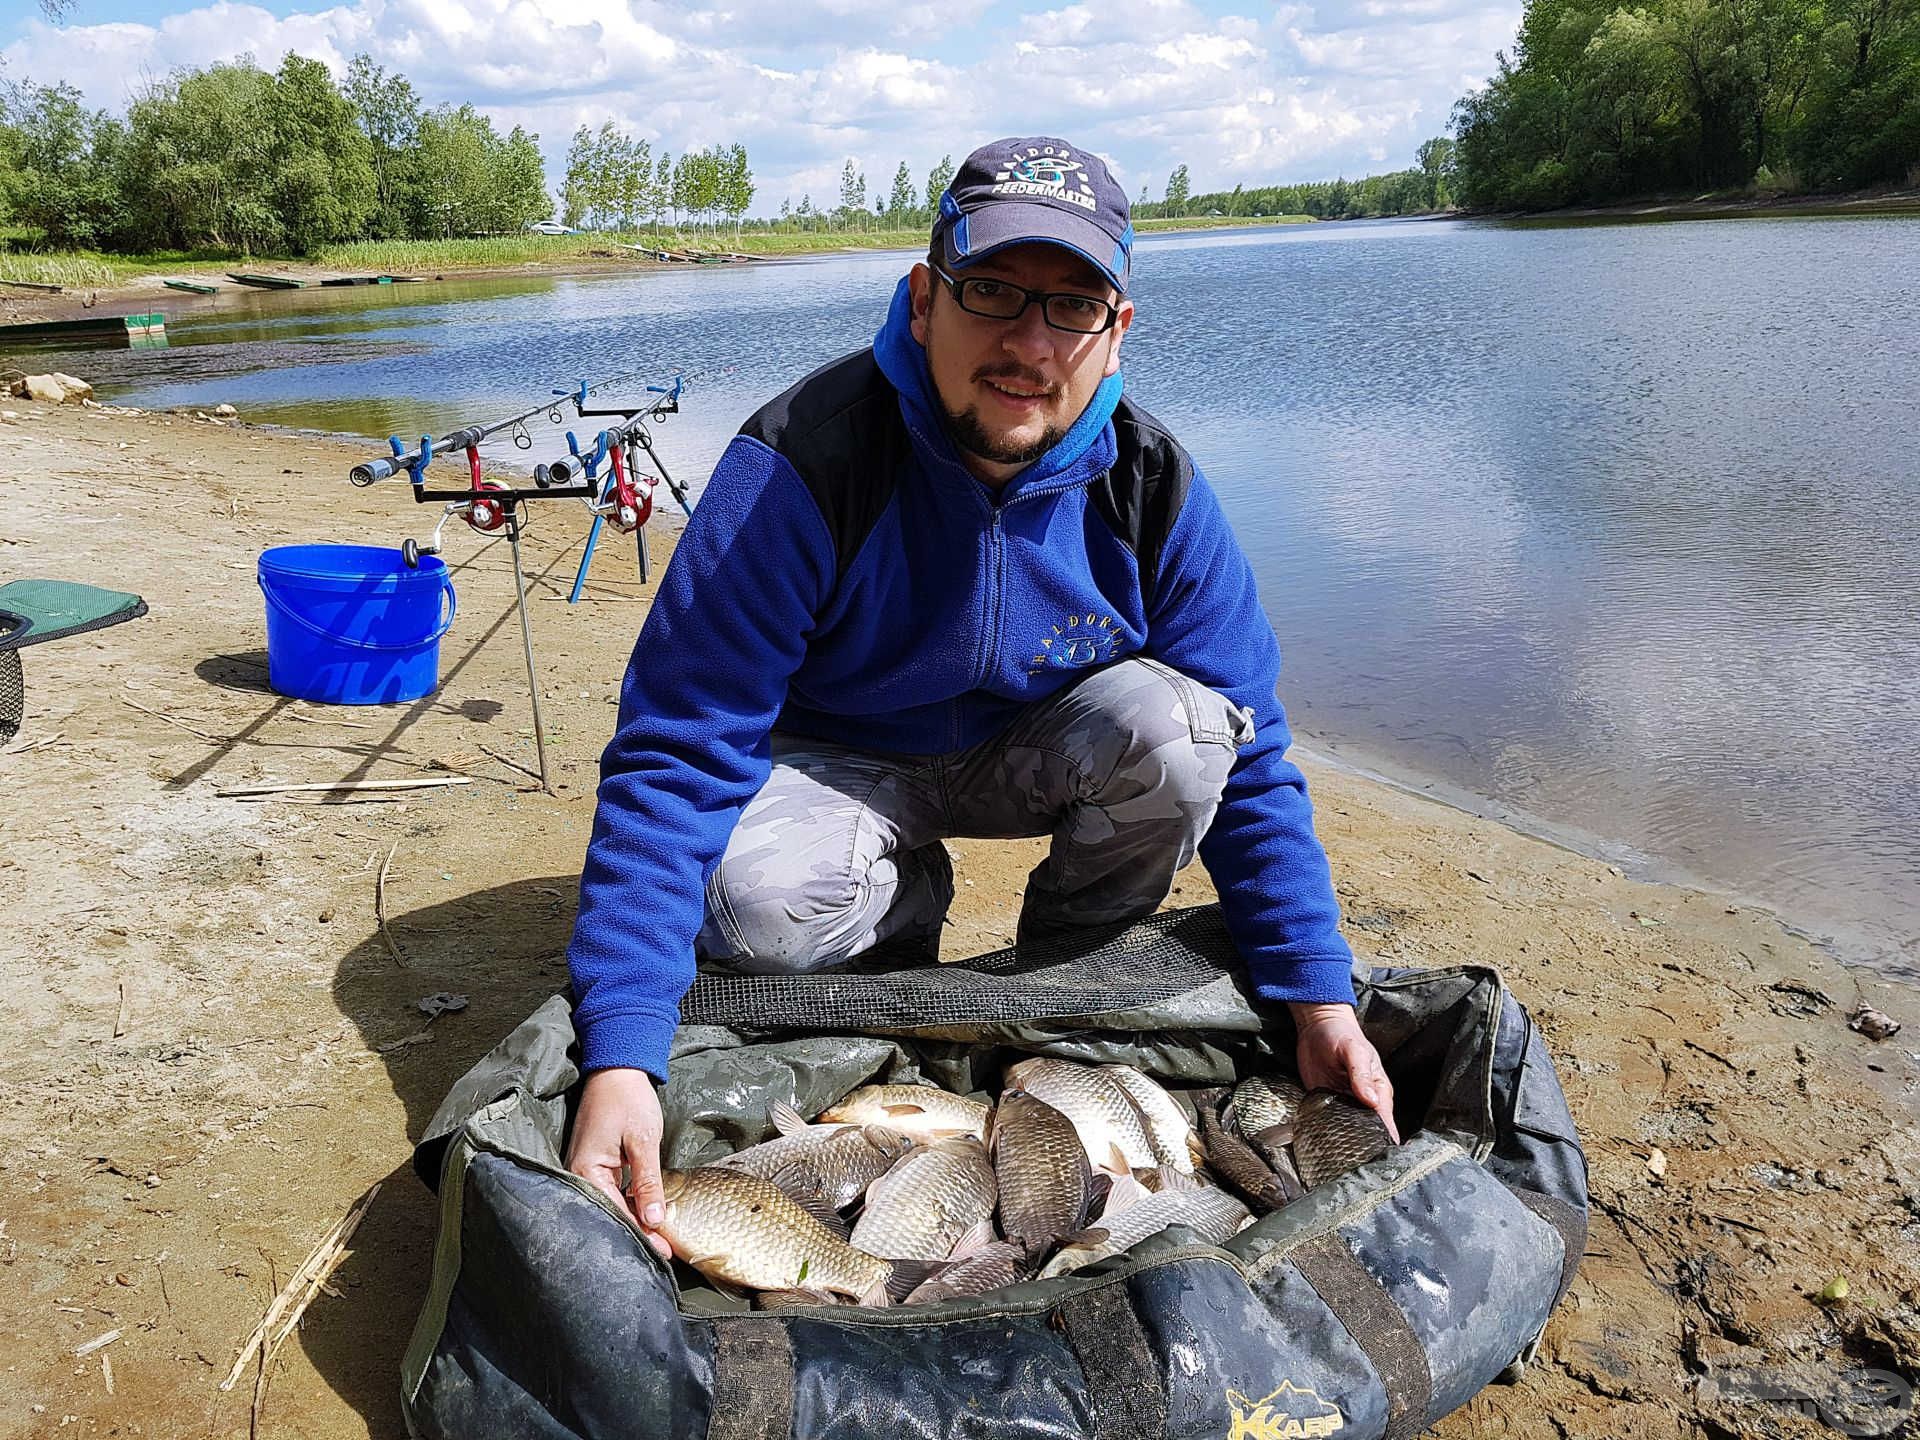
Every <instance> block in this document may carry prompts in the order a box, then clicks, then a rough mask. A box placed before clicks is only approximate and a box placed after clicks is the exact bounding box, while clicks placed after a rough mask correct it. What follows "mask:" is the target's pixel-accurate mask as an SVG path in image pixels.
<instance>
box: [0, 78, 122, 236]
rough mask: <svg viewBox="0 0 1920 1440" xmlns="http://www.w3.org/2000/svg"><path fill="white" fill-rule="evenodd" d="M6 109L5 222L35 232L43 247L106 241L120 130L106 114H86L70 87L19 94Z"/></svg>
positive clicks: (116, 214)
mask: <svg viewBox="0 0 1920 1440" xmlns="http://www.w3.org/2000/svg"><path fill="white" fill-rule="evenodd" d="M8 110H9V116H8V118H9V120H10V122H11V123H10V124H9V125H8V127H7V128H8V130H9V131H10V132H11V134H10V137H9V139H8V142H7V146H6V148H7V150H8V151H9V152H10V155H11V166H10V168H11V174H10V175H9V177H8V180H7V208H8V210H9V211H10V212H11V214H12V218H13V219H14V220H16V221H18V222H19V223H21V224H24V225H28V226H31V227H34V228H37V229H38V230H40V231H41V232H42V236H43V238H44V239H45V241H46V243H47V244H49V245H54V246H59V247H63V248H64V247H76V248H96V247H102V246H106V245H108V244H110V243H112V241H113V239H114V237H115V235H116V233H117V232H118V231H119V229H120V228H121V221H120V213H121V203H120V195H119V185H118V183H117V174H116V172H117V170H118V168H119V166H120V164H121V157H122V152H123V150H124V148H125V143H126V132H125V130H124V129H123V128H122V127H121V126H120V124H119V123H118V122H117V121H115V120H113V119H112V118H111V117H110V116H108V115H107V114H106V112H104V111H101V110H88V109H87V108H86V107H85V105H83V104H82V103H81V96H80V92H79V91H78V90H76V89H74V88H73V87H72V86H71V85H64V84H63V85H53V86H41V87H38V88H35V89H27V90H23V91H21V92H20V93H19V94H18V95H16V96H15V97H14V101H13V103H12V104H11V105H10V106H9V107H8Z"/></svg>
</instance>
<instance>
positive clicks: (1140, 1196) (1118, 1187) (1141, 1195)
mask: <svg viewBox="0 0 1920 1440" xmlns="http://www.w3.org/2000/svg"><path fill="white" fill-rule="evenodd" d="M1148 1193H1149V1192H1148V1190H1147V1187H1146V1186H1144V1185H1142V1184H1141V1183H1140V1182H1139V1181H1138V1180H1136V1179H1134V1178H1133V1176H1132V1175H1121V1176H1117V1177H1115V1179H1114V1181H1113V1184H1112V1185H1111V1186H1110V1187H1109V1188H1108V1190H1107V1203H1106V1205H1105V1207H1104V1208H1102V1210H1101V1211H1100V1213H1101V1214H1102V1215H1118V1214H1119V1213H1120V1212H1121V1211H1122V1210H1125V1209H1128V1208H1129V1207H1131V1206H1134V1205H1138V1204H1139V1203H1140V1202H1141V1201H1142V1200H1144V1199H1146V1198H1147V1195H1148Z"/></svg>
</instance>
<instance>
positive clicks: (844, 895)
mask: <svg viewBox="0 0 1920 1440" xmlns="http://www.w3.org/2000/svg"><path fill="white" fill-rule="evenodd" d="M1132 250H1133V227H1132V224H1131V222H1130V221H1129V219H1128V213H1127V202H1126V196H1125V193H1124V192H1123V191H1122V190H1121V189H1120V187H1119V186H1118V185H1117V184H1116V183H1115V182H1114V180H1113V179H1112V177H1111V176H1110V175H1109V174H1108V173H1107V169H1106V166H1105V165H1104V164H1103V163H1102V162H1101V161H1100V160H1099V158H1098V157H1096V156H1094V155H1092V154H1090V153H1088V152H1085V151H1082V150H1079V149H1078V148H1076V147H1074V146H1071V145H1068V144H1066V143H1065V142H1064V141H1060V140H1055V139H1030V140H1002V141H996V142H995V143H993V144H991V145H987V146H985V147H983V148H981V149H980V150H977V151H975V152H974V153H973V154H972V155H971V156H969V157H968V158H967V162H966V164H965V165H963V166H962V167H961V168H960V170H959V171H958V172H957V173H956V174H955V176H954V180H953V184H952V186H951V187H950V188H949V189H948V191H947V193H946V194H945V195H944V196H942V197H941V201H940V213H939V218H938V219H937V220H936V222H935V224H934V229H933V237H932V243H931V245H930V247H929V253H928V257H927V262H926V263H925V264H923V265H916V266H915V267H914V268H913V271H912V273H911V274H910V275H909V276H908V277H907V278H906V279H904V280H902V281H901V282H900V285H899V287H898V289H897V290H896V292H895V295H894V299H893V305H892V309H891V312H890V314H889V315H888V317H887V321H886V324H885V325H884V326H883V327H882V328H881V330H880V333H879V335H878V337H877V338H876V339H875V341H874V344H873V346H872V348H871V349H868V350H863V351H860V352H859V353H857V354H855V355H851V356H848V357H847V358H845V359H843V360H840V361H836V362H835V363H833V364H831V365H828V366H826V367H825V368H824V369H822V370H819V371H817V372H816V373H814V374H813V375H811V376H809V377H807V378H806V379H805V380H803V381H801V382H800V383H799V384H798V385H797V386H795V387H794V388H793V389H792V390H789V391H788V392H787V393H786V394H785V395H782V396H781V397H780V398H778V399H776V400H774V401H773V402H772V403H771V404H769V405H768V406H767V407H766V408H765V409H763V410H761V411H760V412H759V413H758V414H757V415H755V416H754V417H753V418H752V419H751V420H749V421H748V422H747V424H746V425H745V427H744V428H743V429H742V431H741V433H740V435H739V436H738V437H736V438H735V440H734V441H733V442H732V444H731V445H730V446H729V447H728V449H727V451H726V453H725V455H723V456H722V457H721V460H720V463H719V465H718V467H717V468H716V469H715V471H714V474H713V479H712V481H711V482H710V484H709V485H708V488H707V491H706V493H705V495H704V496H703V497H702V499H701V501H700V504H699V507H698V508H697V509H696V510H695V512H694V515H693V518H692V520H691V521H690V522H689V523H688V525H687V528H686V531H685V534H684V535H683V536H682V538H681V541H680V544H679V547H678V549H677V550H676V552H675V555H674V559H673V563H672V565H671V566H670V567H669V568H668V571H667V574H666V576H665V578H664V579H663V581H662V583H661V586H660V592H659V594H658V596H657V597H656V599H655V601H654V605H653V609H652V611H651V613H650V614H649V616H648V618H647V622H646V626H645V628H644V629H643V631H642V633H641V636H640V643H639V647H638V649H637V650H636V652H635V655H634V659H633V662H632V664H631V665H630V666H629V667H628V671H627V676H626V682H625V686H624V689H623V692H622V695H621V705H620V725H619V731H618V733H617V734H616V735H615V737H614V739H613V742H612V744H611V745H609V746H608V748H607V751H606V755H605V757H604V759H603V761H602V778H601V784H600V796H599V811H598V814H597V816H596V818H595V822H594V832H593V838H592V841H591V844H590V845H589V847H588V851H587V861H586V868H585V872H584V874H583V877H582V881H581V896H580V916H579V920H578V922H577V924H576V926H575V929H574V935H573V942H572V945H571V947H570V950H569V953H568V959H569V963H570V965H571V968H572V972H573V981H574V994H575V998H576V1012H575V1018H576V1023H577V1025H578V1027H579V1031H580V1034H581V1040H582V1046H583V1049H584V1052H585V1053H584V1067H583V1068H584V1069H585V1070H586V1072H587V1081H586V1085H585V1089H584V1093H583V1096H582V1099H581V1103H580V1108H579V1111H578V1115H577V1117H576V1120H575V1125H574V1134H573V1140H572V1145H571V1149H570V1153H569V1155H568V1161H567V1163H568V1168H569V1169H571V1170H572V1171H573V1172H574V1173H576V1174H578V1175H580V1176H582V1177H584V1178H585V1179H587V1180H589V1181H590V1182H592V1183H593V1184H595V1185H598V1186H599V1187H600V1188H602V1189H603V1190H605V1191H607V1192H608V1193H609V1194H610V1195H613V1196H615V1197H618V1198H620V1199H622V1200H623V1201H624V1203H627V1204H628V1205H630V1207H631V1209H632V1212H633V1214H634V1216H635V1218H636V1220H638V1221H639V1223H640V1225H641V1227H642V1228H643V1230H646V1231H648V1233H649V1238H650V1240H651V1241H652V1242H653V1243H654V1245H655V1247H656V1248H657V1249H659V1250H660V1251H661V1252H662V1253H663V1254H664V1253H665V1251H666V1246H665V1242H664V1241H663V1240H662V1239H661V1238H660V1237H659V1236H658V1235H657V1234H654V1233H652V1228H651V1227H653V1226H654V1225H656V1224H657V1223H658V1222H659V1220H660V1218H661V1203H662V1202H661V1196H660V1186H659V1140H660V1110H659V1104H658V1101H657V1099H656V1097H655V1095H654V1086H655V1084H656V1083H659V1082H663V1081H664V1080H665V1078H666V1070H667V1055H668V1046H669V1043H670V1042H671V1040H672V1036H673V1032H674V1028H675V1025H676V1023H677V1021H678V1004H679V1000H680V997H681V995H682V994H683V993H684V992H685V990H686V988H687V986H688V985H689V984H690V983H691V981H692V978H693V972H694V957H695V954H696V953H698V954H700V955H702V956H705V957H712V958H726V959H728V960H729V961H730V962H731V963H732V964H733V965H735V966H736V967H739V968H743V969H748V970H760V971H793V970H807V969H814V968H818V967H820V966H824V965H831V964H835V963H838V962H840V961H842V960H845V959H847V958H849V957H850V956H852V955H855V954H857V953H859V952H860V951H862V950H864V949H866V948H868V947H870V946H872V945H874V944H876V943H877V942H879V941H880V940H885V939H899V938H905V939H909V940H912V939H920V940H923V941H926V942H927V943H928V944H929V946H931V945H933V944H937V938H938V934H939V927H940V923H941V918H942V916H943V915H944V914H945V911H946V908H947V904H948V902H949V901H950V900H951V899H952V895H953V876H952V870H951V867H950V865H949V862H948V859H947V855H946V851H945V849H944V848H943V846H942V845H941V841H942V840H944V839H946V838H949V837H953V836H973V837H994V836H1013V835H1028V836H1037V835H1051V836H1052V837H1053V845H1052V850H1051V853H1050V854H1049V857H1048V859H1047V861H1046V863H1044V864H1042V865H1041V866H1040V867H1038V868H1037V869H1036V870H1035V871H1034V872H1033V875H1032V876H1031V878H1030V880H1029V883H1028V887H1027V895H1026V901H1025V906H1024V909H1023V911H1022V916H1021V932H1022V934H1023V935H1031V934H1036V933H1042V932H1045V931H1048V930H1057V929H1060V928H1063V927H1071V926H1085V925H1098V924H1107V923H1112V922H1116V921H1125V920H1132V919H1137V918H1140V917H1142V916H1145V915H1147V914H1150V913H1152V911H1153V910H1154V909H1155V908H1156V907H1157V906H1158V905H1159V904H1160V902H1161V901H1162V900H1164V899H1165V898H1166V896H1167V893H1168V891H1169V889H1170V887H1171V885H1172V880H1173V876H1174V874H1175V872H1176V871H1178V870H1179V869H1180V868H1181V867H1182V866H1184V865H1185V864H1186V863H1187V862H1188V861H1189V860H1190V859H1192V857H1193V854H1194V851H1195V848H1196V846H1197V847H1198V850H1199V853H1200V855H1201V857H1202V859H1203V860H1205V862H1206V864H1207V868H1208V870H1209V872H1210V873H1211V874H1212V875H1213V877H1214V879H1215V881H1216V883H1217V884H1218V886H1219V889H1220V892H1221V902H1222V906H1223V910H1224V913H1225V916H1226V920H1227V925H1228V928H1229V930H1230V932H1231V933H1232V935H1233V937H1234V940H1235V943H1236V945H1237V946H1238V948H1239V950H1240V952H1241V955H1242V957H1243V958H1244V959H1245V961H1246V962H1247V965H1248V967H1249V970H1250V972H1251V974H1252V976H1253V978H1254V981H1255V984H1256V986H1257V988H1258V991H1259V993H1260V994H1261V995H1262V996H1263V997H1264V998H1266V999H1269V1000H1273V1001H1285V1002H1287V1003H1288V1004H1289V1005H1290V1006H1291V1009H1292V1013H1293V1016H1294V1019H1295V1021H1296V1024H1297V1028H1298V1031H1299V1064H1300V1071H1301V1074H1302V1077H1303V1078H1304V1079H1305V1080H1306V1082H1307V1083H1308V1084H1309V1085H1328V1086H1332V1087H1335V1088H1339V1089H1344V1090H1349V1091H1351V1092H1352V1093H1354V1094H1356V1095H1357V1096H1359V1097H1360V1098H1361V1099H1362V1100H1363V1101H1365V1102H1366V1103H1368V1104H1370V1105H1372V1106H1374V1107H1375V1108H1376V1109H1377V1110H1379V1111H1380V1112H1381V1113H1382V1115H1383V1116H1384V1117H1385V1118H1386V1119H1387V1122H1388V1124H1389V1126H1391V1125H1392V1123H1393V1122H1392V1115H1391V1103H1392V1090H1391V1088H1390V1086H1389V1085H1388V1083H1387V1079H1386V1075H1385V1073H1384V1071H1383V1070H1382V1068H1381V1065H1380V1061H1379V1057H1378V1055H1377V1054H1376V1053H1375V1052H1374V1049H1373V1047H1372V1046H1371V1045H1370V1044H1369V1043H1368V1042H1367V1040H1366V1039H1365V1037H1364V1036H1363V1035H1362V1034H1361V1032H1360V1028H1359V1026H1358V1024H1357V1023H1356V1022H1355V1019H1354V1013H1353V1005H1352V1001H1353V991H1352V983H1351V975H1350V965H1351V955H1350V953H1349V951H1348V950H1347V947H1346V945H1345V943H1344V942H1343V941H1342V940H1341V938H1340V936H1339V934H1338V931H1337V928H1336V927H1337V925H1338V920H1339V912H1338V907H1337V904H1336V902H1335V900H1334V896H1333V889H1332V883H1331V880H1330V877H1329V874H1328V868H1327V861H1326V856H1325V854H1324V852H1323V851H1322V850H1321V848H1320V845H1319V842H1318V840H1316V839H1315V837H1314V833H1313V825H1312V816H1311V810H1310V806H1309V804H1308V800H1307V795H1306V783H1305V780H1304V778H1303V777H1302V776H1301V774H1300V772H1299V770H1298V769H1296V768H1295V767H1294V766H1293V765H1291V764H1290V763H1288V762H1287V761H1286V759H1285V758H1284V756H1285V751H1286V749H1287V746H1288V745H1289V744H1290V743H1291V739H1290V737H1289V735H1288V733H1287V729H1286V721H1285V717H1284V716H1283V714H1282V712H1281V709H1280V704H1279V701H1278V700H1277V699H1276V698H1275V695H1274V687H1275V683H1276V680H1277V676H1278V673H1279V665H1280V655H1279V647H1278V645H1277V643H1276V641H1275V639H1274V635H1273V630H1272V627H1271V625H1270V624H1269V623H1268V621H1267V619H1266V617H1265V615H1264V613H1263V612H1262V611H1261V609H1260V606H1259V601H1258V597H1257V596H1256V594H1255V592H1254V585H1253V577H1252V574H1251V571H1250V570H1249V568H1248V566H1247V562H1246V558H1245V557H1244V556H1243V555H1242V554H1241V551H1240V548H1239V545H1238V543H1237V542H1236V541H1235V540H1234V538H1233V535H1232V533H1231V531H1229V530H1228V528H1227V526H1226V522H1225V520H1224V519H1223V517H1222V516H1221V513H1220V509H1219V505H1218V503H1217V501H1216V500H1215V498H1214V495H1213V492H1212V491H1211V489H1210V488H1209V487H1208V486H1207V484H1206V482H1205V480H1204V479H1203V478H1202V477H1201V475H1200V473H1199V471H1198V470H1197V469H1195V468H1194V466H1193V464H1192V462H1191V460H1190V459H1189V458H1188V457H1187V455H1186V453H1185V452H1184V451H1183V450H1182V449H1181V448H1180V447H1179V446H1178V445H1177V444H1176V443H1175V442H1174V441H1173V440H1172V438H1171V437H1169V436H1168V435H1167V434H1166V432H1165V431H1164V430H1162V429H1161V428H1160V427H1159V425H1158V424H1157V423H1156V422H1155V421H1153V420H1152V419H1151V418H1150V417H1149V416H1147V415H1146V414H1145V413H1144V412H1143V411H1141V410H1139V409H1138V408H1137V407H1135V406H1133V405H1132V404H1131V403H1130V402H1129V401H1127V400H1126V399H1124V398H1123V397H1122V394H1121V376H1120V347H1121V342H1122V340H1123V338H1124V337H1125V335H1126V332H1127V329H1128V327H1129V326H1130V325H1131V324H1132V322H1133V316H1134V303H1133V301H1132V300H1131V299H1129V298H1128V297H1127V293H1126V292H1127V282H1128V278H1129V270H1130V265H1131V260H1132ZM623 1170H625V1171H626V1172H627V1173H628V1175H629V1177H630V1178H629V1179H628V1181H627V1187H626V1192H625V1193H624V1195H623V1193H622V1190H621V1178H622V1172H623Z"/></svg>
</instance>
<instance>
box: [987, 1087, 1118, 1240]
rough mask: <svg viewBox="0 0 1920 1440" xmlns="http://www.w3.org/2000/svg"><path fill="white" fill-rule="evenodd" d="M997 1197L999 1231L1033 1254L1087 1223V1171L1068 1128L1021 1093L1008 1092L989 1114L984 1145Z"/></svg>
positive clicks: (1066, 1122)
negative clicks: (989, 1127)
mask: <svg viewBox="0 0 1920 1440" xmlns="http://www.w3.org/2000/svg"><path fill="white" fill-rule="evenodd" d="M987 1148H988V1154H989V1155H990V1156H991V1158H992V1160H993V1175H994V1181H995V1184H996V1185H997V1187H998V1189H999V1197H1000V1230H1001V1233H1003V1234H1004V1235H1005V1236H1006V1237H1007V1238H1008V1239H1009V1240H1012V1241H1014V1242H1016V1243H1018V1244H1020V1245H1023V1246H1025V1247H1027V1248H1028V1249H1029V1250H1033V1251H1038V1250H1039V1249H1040V1248H1041V1247H1042V1246H1044V1245H1047V1244H1049V1243H1050V1242H1052V1241H1053V1240H1055V1239H1057V1238H1058V1237H1060V1236H1062V1235H1065V1234H1068V1233H1069V1232H1071V1231H1074V1230H1078V1229H1079V1228H1080V1226H1081V1224H1082V1223H1083V1222H1084V1221H1085V1219H1086V1213H1087V1207H1088V1201H1089V1198H1090V1197H1089V1187H1090V1186H1091V1185H1092V1183H1093V1172H1092V1167H1091V1166H1089V1165H1088V1163H1087V1152H1086V1150H1085V1148H1084V1147H1083V1146H1082V1145H1081V1143H1080V1135H1079V1132H1078V1131H1076V1130H1075V1129H1074V1128H1073V1122H1072V1121H1071V1120H1069V1119H1068V1118H1067V1117H1066V1116H1065V1115H1063V1114H1061V1113H1060V1112H1059V1111H1058V1110H1056V1109H1055V1108H1054V1107H1053V1106H1051V1105H1049V1104H1047V1102H1046V1101H1044V1100H1041V1099H1038V1098H1036V1097H1035V1096H1032V1095H1029V1094H1027V1092H1026V1091H1024V1090H1009V1091H1007V1092H1006V1093H1005V1094H1004V1095H1002V1096H1001V1097H1000V1106H999V1108H998V1109H997V1110H995V1111H994V1113H993V1138H992V1140H991V1141H990V1143H989V1145H988V1147H987Z"/></svg>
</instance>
